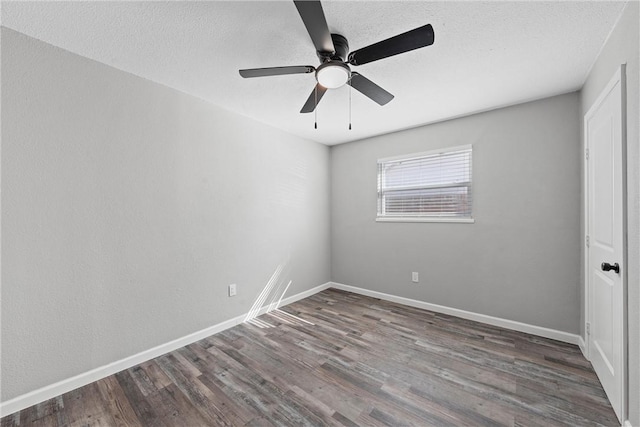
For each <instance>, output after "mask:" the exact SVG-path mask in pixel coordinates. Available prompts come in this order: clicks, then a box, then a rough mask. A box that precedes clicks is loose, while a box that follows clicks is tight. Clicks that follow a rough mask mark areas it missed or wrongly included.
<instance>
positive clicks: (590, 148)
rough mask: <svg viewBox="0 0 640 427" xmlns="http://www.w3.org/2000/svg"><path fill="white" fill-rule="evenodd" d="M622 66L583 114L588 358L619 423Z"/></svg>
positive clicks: (623, 273) (621, 393) (622, 360)
mask: <svg viewBox="0 0 640 427" xmlns="http://www.w3.org/2000/svg"><path fill="white" fill-rule="evenodd" d="M623 78H624V68H623V67H621V69H620V70H619V71H618V72H617V73H616V75H615V76H614V78H613V80H612V81H611V82H610V83H609V85H607V87H606V88H605V90H604V92H603V93H602V94H601V95H600V97H599V98H598V100H597V101H596V102H595V103H594V105H593V106H592V107H591V109H590V110H589V112H588V113H587V114H586V115H585V118H584V120H585V122H584V126H585V142H586V147H587V169H586V172H587V173H586V175H587V183H586V184H587V194H586V196H587V244H588V246H587V250H586V269H587V289H588V291H587V300H588V310H587V312H588V314H587V322H588V323H587V328H586V329H587V340H588V353H589V359H590V360H591V363H592V364H593V368H594V369H595V371H596V374H597V375H598V378H600V382H601V383H602V386H603V387H604V390H605V392H606V393H607V397H608V398H609V400H610V401H611V405H612V406H613V409H614V411H615V412H616V415H617V416H618V419H619V420H620V421H621V422H622V420H623V416H624V415H625V414H624V406H623V405H624V401H625V398H624V395H625V368H626V367H625V360H626V359H625V358H626V346H625V341H626V330H625V326H626V325H625V318H626V314H625V276H626V271H625V239H624V218H625V217H624V207H625V202H624V192H623V191H624V185H625V164H624V162H623V160H624V140H623V139H624V136H625V134H624V129H623V123H624V116H623V113H624V107H623V100H624V97H623V85H624V80H623Z"/></svg>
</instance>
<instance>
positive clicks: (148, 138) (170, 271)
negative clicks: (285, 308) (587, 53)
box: [1, 29, 330, 401]
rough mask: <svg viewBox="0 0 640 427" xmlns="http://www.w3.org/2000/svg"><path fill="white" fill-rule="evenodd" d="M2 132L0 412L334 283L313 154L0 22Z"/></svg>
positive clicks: (302, 144)
mask: <svg viewBox="0 0 640 427" xmlns="http://www.w3.org/2000/svg"><path fill="white" fill-rule="evenodd" d="M2 125H3V126H2V151H3V153H2V264H3V269H2V329H1V333H2V355H1V356H2V366H1V368H2V396H1V399H2V401H6V400H9V399H11V398H13V397H16V396H18V395H21V394H23V393H26V392H29V391H32V390H35V389H38V388H40V387H43V386H46V385H48V384H51V383H54V382H56V381H59V380H62V379H66V378H69V377H71V376H74V375H76V374H79V373H82V372H85V371H88V370H90V369H92V368H96V367H99V366H102V365H104V364H107V363H109V362H113V361H116V360H119V359H122V358H124V357H127V356H130V355H133V354H135V353H138V352H140V351H143V350H146V349H149V348H151V347H154V346H157V345H160V344H164V343H166V342H168V341H170V340H173V339H176V338H179V337H182V336H184V335H187V334H189V333H192V332H195V331H198V330H201V329H203V328H207V327H209V326H212V325H215V324H216V323H219V322H221V321H224V320H228V319H230V318H232V317H235V316H238V315H241V314H243V313H245V312H247V311H248V310H249V309H250V308H251V306H252V304H253V302H254V301H255V300H256V298H257V296H258V295H259V293H260V292H261V291H262V289H263V288H264V287H265V285H266V284H267V282H268V281H269V279H270V277H271V276H272V274H273V273H274V272H275V271H276V270H277V269H278V267H279V266H282V267H281V269H282V273H281V275H280V277H279V279H278V280H277V281H276V282H277V283H278V284H281V283H288V281H289V280H291V281H292V284H291V286H290V288H289V289H288V292H287V295H292V294H296V293H299V292H302V291H304V290H307V289H310V288H312V287H314V286H317V285H320V284H323V283H325V282H327V281H329V280H330V264H329V262H330V257H329V250H330V246H329V175H328V174H329V149H328V148H327V147H326V146H323V145H320V144H316V143H313V142H309V141H305V140H301V139H300V138H297V137H293V136H291V135H288V134H285V133H283V132H280V131H277V130H275V129H272V128H270V127H267V126H265V125H262V124H258V123H257V122H253V121H251V120H249V119H246V118H243V117H240V116H237V115H234V114H231V113H228V112H226V111H224V110H221V109H219V108H217V107H215V106H212V105H211V104H208V103H206V102H204V101H201V100H198V99H196V98H193V97H190V96H187V95H184V94H182V93H179V92H177V91H174V90H172V89H169V88H166V87H164V86H161V85H158V84H155V83H152V82H149V81H147V80H144V79H141V78H138V77H135V76H132V75H130V74H126V73H123V72H121V71H118V70H115V69H113V68H110V67H107V66H105V65H103V64H100V63H96V62H93V61H91V60H88V59H86V58H83V57H80V56H77V55H74V54H71V53H69V52H66V51H63V50H61V49H58V48H55V47H52V46H50V45H47V44H44V43H42V42H39V41H37V40H35V39H32V38H29V37H26V36H24V35H22V34H20V33H16V32H13V31H11V30H7V29H3V30H2ZM230 283H236V284H237V285H238V295H237V296H236V297H234V298H228V297H227V285H228V284H230ZM281 289H283V288H281Z"/></svg>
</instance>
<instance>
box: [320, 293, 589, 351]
mask: <svg viewBox="0 0 640 427" xmlns="http://www.w3.org/2000/svg"><path fill="white" fill-rule="evenodd" d="M331 287H332V288H335V289H340V290H343V291H348V292H353V293H355V294H360V295H365V296H368V297H373V298H378V299H381V300H385V301H391V302H395V303H398V304H404V305H408V306H410V307H416V308H422V309H424V310H429V311H435V312H436V313H442V314H448V315H450V316H456V317H461V318H463V319H467V320H474V321H476V322H480V323H486V324H488V325H493V326H499V327H501V328H505V329H511V330H513V331H519V332H524V333H527V334H532V335H537V336H540V337H544V338H550V339H553V340H557V341H562V342H566V343H569V344H575V345H579V344H580V336H579V335H577V334H571V333H569V332H563V331H558V330H556V329H550V328H544V327H542V326H535V325H530V324H528V323H522V322H516V321H515V320H508V319H502V318H500V317H493V316H487V315H486V314H479V313H474V312H471V311H466V310H460V309H457V308H452V307H447V306H444V305H438V304H431V303H428V302H424V301H418V300H415V299H410V298H404V297H399V296H396V295H390V294H385V293H382V292H377V291H371V290H369V289H363V288H358V287H356V286H350V285H344V284H342V283H336V282H331Z"/></svg>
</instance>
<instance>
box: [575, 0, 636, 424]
mask: <svg viewBox="0 0 640 427" xmlns="http://www.w3.org/2000/svg"><path fill="white" fill-rule="evenodd" d="M639 22H640V7H639V3H638V2H637V1H631V2H629V4H627V6H626V8H625V11H624V13H623V15H622V17H621V19H620V21H619V22H618V24H617V26H616V28H615V29H614V31H613V32H612V33H611V35H610V36H609V40H608V41H607V43H606V45H605V46H604V48H603V49H602V52H601V53H600V56H599V58H598V60H597V61H596V63H595V64H594V65H593V68H592V69H591V72H590V73H589V76H588V78H587V80H586V82H585V84H584V87H583V88H582V91H581V97H580V112H581V125H582V117H583V116H584V114H586V112H587V111H588V110H589V108H591V105H593V102H594V101H595V100H596V98H597V97H598V96H599V95H600V92H602V90H603V89H604V87H605V86H606V85H607V83H609V80H611V77H613V74H614V73H615V71H616V70H617V69H618V67H619V66H620V64H624V63H626V64H627V69H626V74H627V79H626V81H627V209H628V218H627V236H628V261H627V275H628V296H627V298H628V313H627V314H628V328H629V334H628V335H629V420H630V421H631V424H632V425H634V426H638V425H640V263H639V260H640V131H639V128H640V85H639V82H640V69H639V65H638V63H639V60H638V58H639V56H640V46H639V45H638V40H639V39H640V33H639V30H638V26H639V24H638V23H639ZM581 130H582V128H581ZM582 146H583V147H584V141H583V142H582ZM582 222H583V223H584V218H583V221H582ZM583 233H584V231H583ZM581 271H583V270H581ZM582 283H584V273H583V275H582ZM581 296H582V301H584V292H583V293H582V294H581ZM583 304H584V303H583ZM583 325H584V313H583V315H582V321H581V326H582V329H581V333H582V336H583V337H584V330H583V329H584V326H583Z"/></svg>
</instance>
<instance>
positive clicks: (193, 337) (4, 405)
mask: <svg viewBox="0 0 640 427" xmlns="http://www.w3.org/2000/svg"><path fill="white" fill-rule="evenodd" d="M329 287H331V282H327V283H325V284H322V285H319V286H316V287H315V288H311V289H309V290H306V291H304V292H300V293H299V294H296V295H292V296H289V297H287V298H284V299H282V300H281V301H280V303H279V304H278V307H282V306H285V305H288V304H291V303H294V302H296V301H298V300H301V299H304V298H307V297H309V296H311V295H315V294H317V293H318V292H322V291H323V290H325V289H328V288H329ZM278 307H272V306H270V305H268V306H264V307H262V308H260V310H259V311H258V312H257V313H256V314H254V315H253V316H252V317H255V316H259V315H261V314H264V313H266V312H267V311H271V310H272V309H275V308H278ZM248 314H249V313H244V314H242V315H240V316H237V317H234V318H232V319H229V320H225V321H224V322H221V323H218V324H216V325H213V326H210V327H208V328H205V329H202V330H200V331H197V332H194V333H192V334H189V335H185V336H183V337H181V338H178V339H175V340H173V341H169V342H167V343H165V344H161V345H159V346H156V347H153V348H150V349H148V350H145V351H142V352H140V353H137V354H134V355H132V356H129V357H126V358H124V359H121V360H118V361H115V362H113V363H109V364H107V365H104V366H100V367H99V368H95V369H92V370H90V371H88V372H83V373H82V374H79V375H76V376H74V377H71V378H67V379H65V380H62V381H59V382H57V383H54V384H50V385H48V386H45V387H42V388H40V389H38V390H34V391H32V392H29V393H26V394H23V395H21V396H18V397H15V398H13V399H11V400H7V401H6V402H0V417H4V416H7V415H10V414H13V413H14V412H18V411H21V410H22V409H25V408H28V407H30V406H33V405H36V404H38V403H40V402H44V401H45V400H49V399H51V398H53V397H56V396H59V395H61V394H64V393H67V392H70V391H72V390H75V389H77V388H79V387H82V386H85V385H87V384H91V383H92V382H94V381H98V380H100V379H102V378H105V377H108V376H109V375H113V374H115V373H117V372H120V371H123V370H125V369H129V368H131V367H133V366H136V365H139V364H140V363H143V362H146V361H148V360H151V359H154V358H156V357H158V356H162V355H163V354H166V353H169V352H171V351H174V350H177V349H179V348H181V347H184V346H186V345H189V344H192V343H194V342H196V341H199V340H201V339H204V338H207V337H209V336H211V335H214V334H217V333H218V332H222V331H224V330H226V329H229V328H232V327H234V326H236V325H239V324H241V323H243V322H244V321H245V319H246V318H247V316H248Z"/></svg>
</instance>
